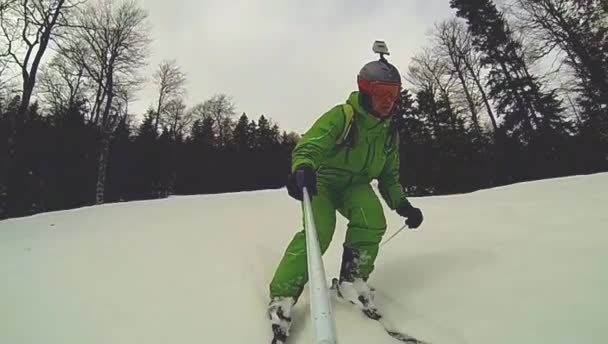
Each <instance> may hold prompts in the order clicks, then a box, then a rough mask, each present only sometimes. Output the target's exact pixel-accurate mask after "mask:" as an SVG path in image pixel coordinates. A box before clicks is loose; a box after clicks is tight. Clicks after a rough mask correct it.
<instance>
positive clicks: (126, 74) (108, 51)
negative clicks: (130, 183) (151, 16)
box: [61, 0, 150, 204]
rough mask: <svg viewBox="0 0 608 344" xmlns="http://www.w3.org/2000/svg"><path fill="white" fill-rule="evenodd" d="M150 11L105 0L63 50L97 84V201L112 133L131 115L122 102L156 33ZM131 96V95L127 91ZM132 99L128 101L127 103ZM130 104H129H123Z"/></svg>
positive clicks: (88, 11)
mask: <svg viewBox="0 0 608 344" xmlns="http://www.w3.org/2000/svg"><path fill="white" fill-rule="evenodd" d="M146 21H147V13H146V12H145V11H144V10H143V9H142V8H140V7H139V6H138V5H137V4H136V2H135V1H126V2H121V3H119V4H116V3H114V1H113V0H100V1H98V2H96V3H92V4H89V6H87V7H86V8H85V9H83V10H82V11H81V13H80V15H79V17H78V26H79V28H78V30H76V31H75V33H74V35H73V38H72V40H70V41H69V42H68V43H67V44H65V45H63V46H62V47H61V51H62V52H63V53H64V54H66V56H67V57H68V58H69V59H71V60H72V61H74V63H75V64H76V65H79V66H82V67H83V68H84V70H85V73H86V75H87V78H90V79H91V80H92V81H93V82H94V85H95V91H94V102H93V107H92V109H91V111H92V113H91V119H92V123H93V124H96V125H98V126H99V128H100V130H101V133H102V135H101V137H102V139H101V142H100V152H99V170H98V176H97V188H96V202H97V203H98V204H100V203H103V202H104V193H105V181H106V167H107V162H108V154H109V144H110V139H111V136H112V134H113V132H114V130H115V128H116V125H117V124H118V123H119V120H120V116H121V115H124V114H125V111H126V110H125V111H122V110H121V109H123V108H124V106H120V105H119V104H120V103H121V97H120V95H121V94H123V97H122V100H123V101H124V100H125V99H127V100H128V99H129V98H128V97H129V95H131V94H132V93H133V90H134V89H136V88H137V87H138V85H140V84H141V82H142V79H141V78H140V77H139V75H138V73H139V72H140V69H141V68H142V67H143V66H144V65H145V63H146V57H147V53H148V48H149V43H150V38H149V30H148V26H147V23H146ZM125 94H126V95H127V98H125V97H124V95H125ZM127 103H128V102H127ZM123 105H124V104H123Z"/></svg>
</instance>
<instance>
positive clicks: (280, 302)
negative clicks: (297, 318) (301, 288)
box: [268, 297, 295, 344]
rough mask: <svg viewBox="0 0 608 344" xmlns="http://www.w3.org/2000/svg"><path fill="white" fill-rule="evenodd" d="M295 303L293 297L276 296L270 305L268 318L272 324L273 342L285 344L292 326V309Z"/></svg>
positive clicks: (274, 343)
mask: <svg viewBox="0 0 608 344" xmlns="http://www.w3.org/2000/svg"><path fill="white" fill-rule="evenodd" d="M294 304H295V300H294V298H292V297H274V298H273V299H272V300H271V301H270V303H269V305H268V318H269V319H270V323H271V325H272V334H273V337H272V342H271V344H285V342H286V341H287V337H288V336H289V328H290V326H291V309H292V308H293V305H294Z"/></svg>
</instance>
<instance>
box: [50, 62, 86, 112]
mask: <svg viewBox="0 0 608 344" xmlns="http://www.w3.org/2000/svg"><path fill="white" fill-rule="evenodd" d="M85 78H86V76H85V70H84V67H83V66H81V65H75V64H73V63H71V61H70V60H69V59H67V58H65V56H63V55H61V54H56V55H55V56H53V58H52V59H51V61H50V62H49V63H48V64H47V65H46V66H45V68H43V69H42V73H41V75H40V94H41V95H42V97H43V98H44V100H45V102H46V103H47V104H48V105H50V106H51V108H53V109H54V110H55V112H58V111H61V110H66V109H70V108H72V107H73V105H74V104H75V103H76V101H77V100H79V99H83V98H84V88H85Z"/></svg>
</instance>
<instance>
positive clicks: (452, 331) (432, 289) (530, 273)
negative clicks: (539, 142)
mask: <svg viewBox="0 0 608 344" xmlns="http://www.w3.org/2000/svg"><path fill="white" fill-rule="evenodd" d="M412 202H413V203H414V204H415V205H417V206H420V207H421V208H422V209H423V211H424V213H425V222H424V224H423V227H422V229H421V231H419V232H412V231H407V232H404V233H402V234H400V235H399V236H397V237H396V238H395V239H394V240H393V241H391V242H390V243H389V244H387V245H386V246H384V247H383V250H382V251H381V253H380V256H379V258H378V268H377V270H376V272H375V274H374V275H373V277H372V279H371V281H370V282H371V283H372V284H373V285H374V286H375V287H376V288H377V289H378V294H377V303H378V304H379V305H380V306H383V307H384V309H385V312H386V313H387V315H388V316H389V317H391V318H392V319H394V320H396V322H397V323H398V324H399V327H400V328H401V329H403V330H404V331H406V332H408V333H410V334H412V335H416V336H419V337H421V338H423V339H426V340H429V341H432V342H433V343H437V344H441V343H450V344H456V343H470V344H474V343H479V344H487V343H493V344H498V343H509V344H512V343H518V344H523V343H534V344H538V343H551V344H556V343H568V344H571V343H585V344H590V343H605V342H606V339H605V332H604V331H605V327H606V325H607V324H608V322H607V319H608V296H607V294H606V291H607V290H608V211H607V210H608V208H607V204H608V174H597V175H592V176H581V177H570V178H562V179H556V180H546V181H539V182H532V183H524V184H518V185H513V186H509V187H502V188H496V189H492V190H485V191H480V192H476V193H472V194H467V195H456V196H446V197H429V198H415V199H412ZM388 219H389V233H392V232H393V231H394V230H395V229H396V228H398V227H399V226H400V225H401V221H402V220H401V219H400V218H399V217H398V216H396V215H392V214H391V215H389V216H388ZM299 227H300V212H299V205H298V204H297V202H295V201H292V200H291V199H289V198H288V196H287V194H286V192H285V191H284V190H273V191H262V192H250V193H234V194H225V195H207V196H191V197H173V198H170V199H166V200H155V201H145V202H133V203H123V204H109V205H104V206H99V207H90V208H82V209H77V210H72V211H64V212H56V213H49V214H41V215H37V216H33V217H29V218H23V219H13V220H5V221H0V276H2V283H0V343H2V344H72V343H73V344H76V343H77V344H84V343H87V344H88V343H91V344H93V343H94V344H97V343H111V344H122V343H124V344H134V343H142V344H143V343H145V344H155V343H180V344H182V343H183V344H185V343H268V336H269V329H268V325H267V320H266V319H265V313H264V312H265V306H266V303H267V297H266V293H267V284H268V281H269V280H270V278H271V275H272V273H273V270H274V268H275V266H276V263H277V262H278V260H279V258H280V255H281V254H282V253H283V250H284V248H285V245H286V244H287V243H288V241H289V240H290V239H291V236H292V235H293V233H294V232H295V231H296V230H297V229H299ZM344 233H345V220H344V219H343V218H341V217H340V218H339V221H338V228H337V230H336V234H335V237H334V241H333V243H332V245H331V247H330V249H329V250H328V252H327V253H326V255H325V264H326V271H327V273H328V275H329V276H330V277H331V276H333V275H335V274H337V272H338V267H339V258H340V255H341V242H342V240H343V237H344ZM307 293H308V290H307V289H306V290H305V294H304V296H303V297H302V299H301V301H300V302H299V303H298V306H297V308H296V315H295V318H296V319H295V323H294V325H293V335H292V337H291V338H292V339H291V343H294V344H295V343H310V338H311V326H310V319H309V315H310V314H309V312H308V296H307V295H308V294H307ZM334 313H335V315H336V319H337V320H336V321H337V330H338V335H339V342H340V343H348V344H363V343H365V344H369V343H397V342H395V341H394V340H393V339H391V338H390V337H388V336H386V334H385V333H384V332H383V331H382V329H381V328H380V327H379V326H378V324H376V323H375V322H373V321H370V320H367V319H365V318H363V317H362V316H361V315H360V314H358V313H357V312H355V311H353V310H352V309H351V308H349V306H347V305H344V304H341V303H339V304H335V307H334Z"/></svg>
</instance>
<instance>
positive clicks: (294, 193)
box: [287, 165, 317, 201]
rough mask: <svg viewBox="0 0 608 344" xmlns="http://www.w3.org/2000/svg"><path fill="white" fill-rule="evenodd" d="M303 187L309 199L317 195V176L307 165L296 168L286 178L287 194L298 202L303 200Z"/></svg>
mask: <svg viewBox="0 0 608 344" xmlns="http://www.w3.org/2000/svg"><path fill="white" fill-rule="evenodd" d="M303 187H306V190H307V191H308V194H309V195H310V197H312V196H313V195H316V194H317V175H316V173H315V171H314V170H313V169H312V167H310V166H308V165H304V166H301V167H298V168H296V170H295V171H294V172H293V173H291V174H290V175H289V177H288V178H287V192H288V193H289V196H291V197H293V198H295V199H297V200H298V201H302V200H303V199H304V192H303V190H302V188H303Z"/></svg>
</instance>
